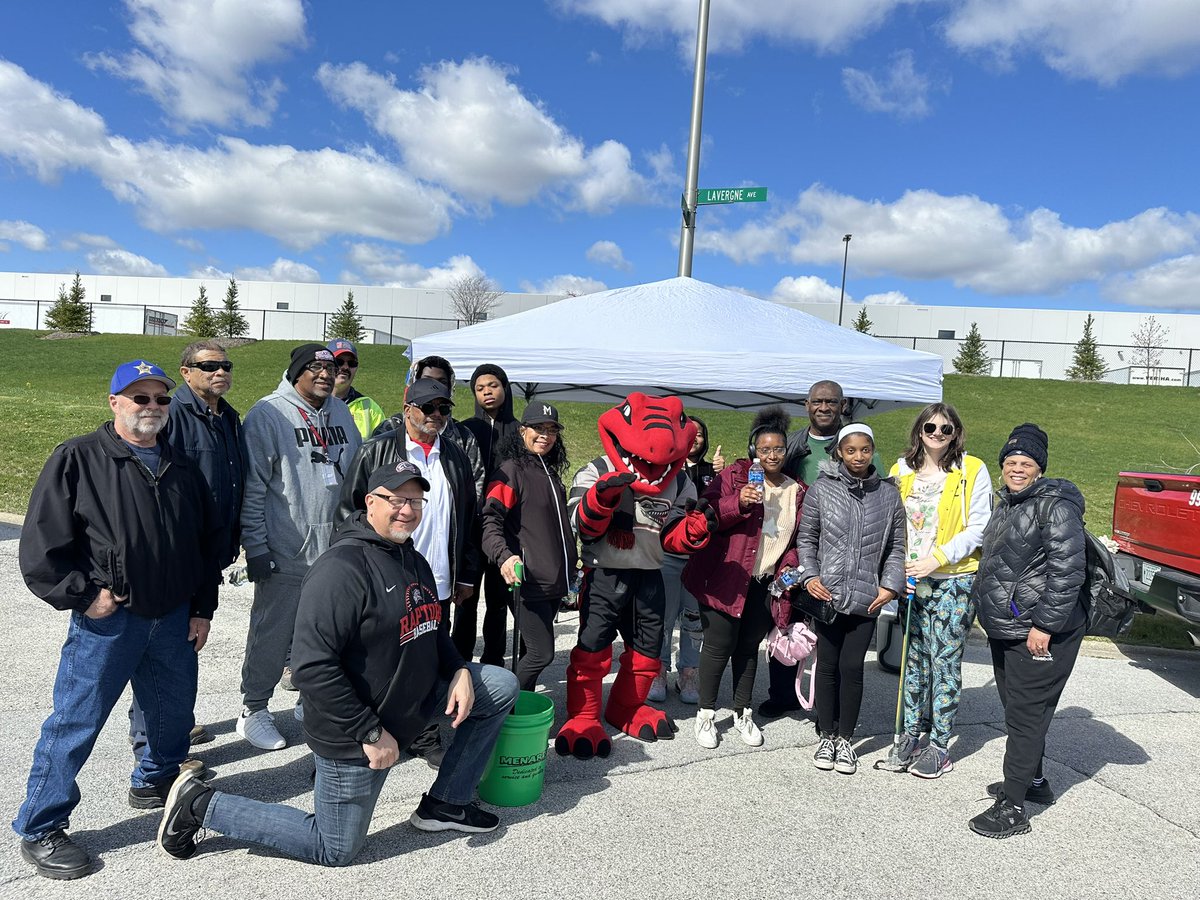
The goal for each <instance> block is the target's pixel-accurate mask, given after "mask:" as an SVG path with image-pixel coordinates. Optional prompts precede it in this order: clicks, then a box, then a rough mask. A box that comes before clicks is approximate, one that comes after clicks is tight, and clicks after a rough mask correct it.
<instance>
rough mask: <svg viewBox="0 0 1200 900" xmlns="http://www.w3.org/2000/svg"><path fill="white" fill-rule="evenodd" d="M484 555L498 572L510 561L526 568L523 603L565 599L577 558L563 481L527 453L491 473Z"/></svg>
mask: <svg viewBox="0 0 1200 900" xmlns="http://www.w3.org/2000/svg"><path fill="white" fill-rule="evenodd" d="M482 520H483V552H484V554H485V555H486V556H487V558H488V560H489V561H490V562H492V563H493V564H495V565H497V566H499V565H502V564H503V563H504V561H505V560H507V559H508V558H509V557H510V556H514V555H516V556H519V557H521V561H522V562H523V563H524V564H525V581H524V582H523V583H522V585H521V599H522V600H525V601H530V600H559V599H561V598H563V597H565V596H566V595H567V589H568V587H569V585H570V579H571V578H572V577H573V576H574V574H575V563H576V559H577V558H578V553H577V552H576V549H575V535H574V534H573V533H572V532H571V523H570V520H569V519H568V518H567V497H566V491H565V490H564V489H563V483H562V480H561V479H560V478H559V477H558V475H556V474H555V473H554V472H553V471H551V470H549V469H547V468H545V466H543V465H542V461H541V459H540V458H539V457H538V456H536V455H535V454H532V453H528V454H525V455H524V456H522V457H521V458H520V459H515V460H514V459H509V460H505V461H504V462H503V463H501V464H500V467H499V468H498V469H496V471H495V472H493V473H492V478H491V481H490V483H489V484H488V487H487V492H486V494H485V495H484V503H483V512H482Z"/></svg>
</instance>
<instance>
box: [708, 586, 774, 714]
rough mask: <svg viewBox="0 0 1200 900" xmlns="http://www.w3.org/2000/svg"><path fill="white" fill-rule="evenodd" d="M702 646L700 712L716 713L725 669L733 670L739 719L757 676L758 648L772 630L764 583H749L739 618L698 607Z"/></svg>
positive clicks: (751, 695)
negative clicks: (702, 710) (730, 667)
mask: <svg viewBox="0 0 1200 900" xmlns="http://www.w3.org/2000/svg"><path fill="white" fill-rule="evenodd" d="M700 624H701V626H702V627H703V628H704V645H703V646H702V647H701V648H700V708H701V709H715V708H716V705H717V690H718V688H720V686H721V678H722V677H723V676H724V674H725V667H726V666H728V665H730V664H732V669H733V708H734V710H735V711H736V712H737V713H738V715H741V713H742V710H744V709H748V708H749V707H750V701H751V698H752V697H753V694H754V676H755V675H757V674H758V648H759V645H760V644H762V640H763V638H765V637H766V636H767V632H768V631H770V630H771V610H770V607H768V606H767V582H765V581H759V580H757V579H751V580H750V586H749V588H748V589H747V591H746V604H745V606H743V607H742V616H741V618H735V617H734V616H731V615H729V613H726V612H722V611H721V610H719V609H710V608H709V607H707V606H705V605H704V604H701V605H700Z"/></svg>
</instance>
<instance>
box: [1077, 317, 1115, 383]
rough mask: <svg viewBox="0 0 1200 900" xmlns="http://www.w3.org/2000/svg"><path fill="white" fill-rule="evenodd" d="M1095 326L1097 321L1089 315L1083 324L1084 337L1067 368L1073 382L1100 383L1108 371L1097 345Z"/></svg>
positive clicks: (1080, 340)
mask: <svg viewBox="0 0 1200 900" xmlns="http://www.w3.org/2000/svg"><path fill="white" fill-rule="evenodd" d="M1095 324H1096V319H1095V318H1094V317H1093V316H1092V314H1091V313H1088V317H1087V320H1086V321H1085V322H1084V323H1083V337H1081V338H1080V339H1079V343H1077V344H1076V345H1075V355H1074V357H1073V358H1072V360H1071V365H1070V366H1069V367H1068V368H1067V377H1068V378H1070V379H1071V380H1072V381H1099V380H1100V379H1101V378H1103V377H1104V373H1105V372H1107V371H1108V366H1107V365H1105V362H1104V357H1103V356H1101V355H1100V348H1099V347H1098V346H1097V344H1096V335H1095V332H1094V331H1093V330H1092V328H1093V326H1094V325H1095Z"/></svg>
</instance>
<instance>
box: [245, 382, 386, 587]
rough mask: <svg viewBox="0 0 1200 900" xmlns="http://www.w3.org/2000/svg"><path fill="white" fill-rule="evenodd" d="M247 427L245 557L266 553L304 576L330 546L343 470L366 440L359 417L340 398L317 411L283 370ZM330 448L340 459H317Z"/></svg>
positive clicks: (281, 569)
mask: <svg viewBox="0 0 1200 900" xmlns="http://www.w3.org/2000/svg"><path fill="white" fill-rule="evenodd" d="M305 416H307V418H308V421H307V422H306V421H305ZM242 433H243V434H244V435H245V438H246V455H247V470H246V495H245V499H244V500H243V501H242V545H243V546H244V547H245V548H246V557H247V558H252V557H255V556H262V555H263V554H266V553H269V554H270V555H271V558H272V559H274V560H275V565H276V568H277V571H279V572H281V573H283V574H288V575H303V574H304V573H305V572H307V571H308V567H309V566H310V565H311V564H312V562H313V560H315V559H316V558H317V557H318V556H320V555H321V554H322V553H324V552H325V550H326V549H328V547H329V536H330V533H331V532H332V531H333V520H334V512H335V511H336V510H337V504H338V497H339V495H340V491H341V482H342V476H341V472H345V471H346V470H347V469H348V468H349V466H350V460H352V459H353V458H354V454H355V453H357V452H358V448H359V447H360V446H361V445H362V437H361V436H360V435H359V433H358V428H357V427H356V426H355V424H354V417H353V416H352V415H351V413H350V410H349V408H347V406H346V404H345V403H343V402H342V401H341V400H339V399H338V398H337V397H332V396H331V397H330V398H329V399H328V400H326V401H325V403H324V405H323V406H322V407H321V408H320V409H314V408H313V407H312V406H310V405H309V404H308V403H307V402H305V400H304V399H303V398H302V397H301V396H300V394H299V393H297V391H296V389H295V387H293V386H292V385H291V384H290V383H289V382H288V380H287V377H286V376H285V377H284V378H283V379H281V380H280V382H279V387H277V388H276V389H275V391H274V393H271V394H268V395H267V396H266V397H263V398H262V399H261V400H259V401H258V402H257V403H255V404H254V406H252V407H251V408H250V411H249V412H248V413H246V419H245V422H244V423H243V425H242ZM322 442H324V447H323V446H322ZM326 454H327V455H328V458H329V459H330V460H331V461H332V463H336V464H337V465H333V464H328V463H324V462H321V461H319V460H320V459H321V458H322V457H324V456H325V455H326ZM314 455H316V457H317V458H316V459H314ZM339 469H340V470H341V471H340V472H339V471H338V470H339ZM331 473H332V475H333V478H332V483H329V481H327V476H328V475H329V474H331Z"/></svg>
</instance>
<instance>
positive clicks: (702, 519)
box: [683, 497, 717, 550]
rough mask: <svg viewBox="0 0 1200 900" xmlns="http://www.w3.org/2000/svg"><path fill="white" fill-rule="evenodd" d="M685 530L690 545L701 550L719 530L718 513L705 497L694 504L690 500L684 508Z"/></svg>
mask: <svg viewBox="0 0 1200 900" xmlns="http://www.w3.org/2000/svg"><path fill="white" fill-rule="evenodd" d="M683 528H684V535H685V536H686V538H687V541H688V544H689V545H691V547H692V548H693V549H695V550H699V549H700V548H701V547H703V546H704V545H705V544H707V543H708V536H709V535H710V534H712V533H713V532H714V531H716V530H717V511H716V510H715V509H713V508H712V507H711V506H709V503H708V501H707V500H705V499H704V498H703V497H701V498H700V499H699V500H697V501H694V502H693V501H691V500H689V501H688V502H687V504H685V505H684V507H683Z"/></svg>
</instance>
